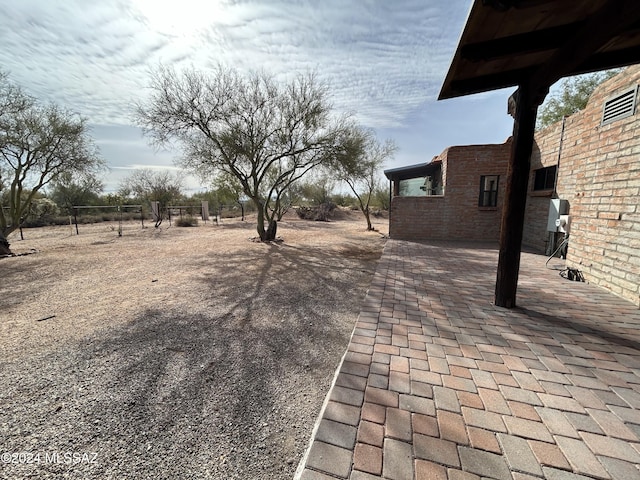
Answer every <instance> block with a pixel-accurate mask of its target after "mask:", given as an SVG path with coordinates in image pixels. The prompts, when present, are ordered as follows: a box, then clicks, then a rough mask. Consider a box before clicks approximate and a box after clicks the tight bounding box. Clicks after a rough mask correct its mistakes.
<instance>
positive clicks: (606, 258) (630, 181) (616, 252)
mask: <svg viewBox="0 0 640 480" xmlns="http://www.w3.org/2000/svg"><path fill="white" fill-rule="evenodd" d="M639 83H640V66H634V67H629V68H628V69H626V70H625V71H624V72H622V73H621V74H619V75H617V76H616V77H613V78H611V79H609V80H608V81H606V82H604V83H603V84H601V85H600V86H599V87H598V88H597V89H596V90H595V91H594V93H593V94H592V96H591V98H590V99H589V102H588V104H587V106H586V108H585V109H584V110H582V111H581V112H578V113H576V114H574V115H572V116H571V117H568V118H567V119H566V121H565V125H564V132H563V131H562V122H558V123H557V124H554V125H551V126H550V127H548V128H546V129H544V130H542V131H540V132H537V134H536V137H535V146H534V151H533V154H532V177H531V179H530V187H529V198H528V200H527V211H526V218H525V232H524V240H523V243H524V244H525V245H529V246H532V247H534V248H536V249H538V250H542V249H543V248H544V240H545V238H546V237H547V232H546V231H545V230H546V223H547V212H548V206H549V200H550V199H551V198H552V196H551V194H547V195H546V196H540V195H536V193H535V192H533V191H532V188H533V187H532V186H533V175H534V172H533V171H534V170H535V169H536V168H540V167H543V166H545V167H546V166H550V165H555V164H558V173H557V188H556V194H555V195H553V197H554V198H561V199H565V200H568V202H569V205H570V207H569V214H570V215H571V235H570V242H569V249H568V254H567V261H568V264H569V265H571V266H575V267H576V268H578V269H579V270H581V271H582V273H583V274H584V277H585V279H586V280H587V281H589V282H592V283H595V284H598V285H601V286H603V287H605V288H607V289H609V290H611V291H612V292H613V293H616V294H618V295H620V296H622V297H624V298H626V299H628V300H631V301H633V302H635V303H636V304H640V287H639V286H640V196H639V194H640V115H639V114H638V113H637V108H636V113H635V114H634V115H632V116H630V117H627V118H623V119H620V120H616V121H614V122H612V123H610V124H607V125H601V124H600V123H601V118H602V111H603V106H604V103H605V101H606V100H607V99H608V98H609V97H611V96H612V95H615V94H619V93H622V92H623V91H625V90H626V89H628V88H630V87H632V86H635V85H637V84H639ZM561 138H562V149H561V151H560V154H559V155H558V153H559V147H560V139H561Z"/></svg>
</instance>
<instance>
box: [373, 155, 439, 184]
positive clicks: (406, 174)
mask: <svg viewBox="0 0 640 480" xmlns="http://www.w3.org/2000/svg"><path fill="white" fill-rule="evenodd" d="M440 168H442V162H441V161H439V160H434V161H432V162H427V163H419V164H417V165H408V166H406V167H398V168H390V169H388V170H385V171H384V174H385V176H386V177H387V178H388V179H389V180H391V181H393V182H397V181H399V180H408V179H410V178H419V177H426V176H427V175H431V174H433V173H434V172H436V171H437V170H439V169H440Z"/></svg>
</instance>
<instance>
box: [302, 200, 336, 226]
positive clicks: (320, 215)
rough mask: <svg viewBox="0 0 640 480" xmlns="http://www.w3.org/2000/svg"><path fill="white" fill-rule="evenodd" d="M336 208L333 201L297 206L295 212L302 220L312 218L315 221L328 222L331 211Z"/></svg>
mask: <svg viewBox="0 0 640 480" xmlns="http://www.w3.org/2000/svg"><path fill="white" fill-rule="evenodd" d="M335 208H336V205H335V203H333V202H325V203H321V204H320V205H317V206H314V207H297V208H296V213H297V214H298V217H299V218H301V219H303V220H314V221H316V222H328V221H329V217H330V216H331V212H333V210H334V209H335Z"/></svg>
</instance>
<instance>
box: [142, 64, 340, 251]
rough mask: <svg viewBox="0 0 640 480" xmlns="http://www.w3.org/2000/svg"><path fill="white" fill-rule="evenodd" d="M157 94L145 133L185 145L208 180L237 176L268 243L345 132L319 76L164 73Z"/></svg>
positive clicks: (147, 110) (145, 112) (146, 109)
mask: <svg viewBox="0 0 640 480" xmlns="http://www.w3.org/2000/svg"><path fill="white" fill-rule="evenodd" d="M151 89H152V91H153V93H152V96H151V98H150V99H149V100H148V101H147V102H146V103H144V104H140V105H138V108H137V120H138V123H139V124H140V125H141V126H142V127H143V128H144V129H145V133H146V134H147V135H148V136H150V138H151V139H152V142H153V143H155V144H157V145H161V146H167V145H171V142H172V141H174V140H178V141H180V142H181V144H182V146H183V148H184V150H185V155H184V165H185V166H186V167H188V168H190V169H192V170H194V171H195V172H196V173H199V174H200V175H201V176H203V177H209V176H214V175H215V174H217V173H226V174H229V175H232V176H233V177H235V178H236V179H237V180H238V182H239V183H240V185H241V186H242V190H243V192H244V194H245V195H246V196H247V197H248V198H249V199H251V200H252V201H253V203H254V204H255V206H256V208H257V212H258V220H257V231H258V235H259V236H260V239H261V240H263V241H267V240H273V239H275V236H276V228H277V221H276V220H277V214H278V212H279V211H280V209H279V208H278V204H279V203H281V202H282V197H283V195H284V194H285V193H286V192H287V189H288V187H289V186H290V185H291V184H293V183H294V182H295V181H297V180H298V179H299V178H300V177H301V176H303V175H304V174H305V173H306V172H307V171H309V170H310V169H312V168H313V167H315V166H317V165H319V164H321V163H323V162H326V161H327V160H328V159H329V158H331V156H332V155H333V153H334V150H335V149H336V147H337V140H338V138H339V137H340V132H341V131H342V130H343V129H344V123H345V122H344V119H342V120H340V119H338V120H336V119H333V118H332V116H331V106H330V104H329V102H328V92H327V88H326V87H325V86H323V85H320V84H319V83H318V82H317V80H316V79H315V77H314V76H313V75H306V76H298V77H297V78H296V79H295V80H293V81H291V82H289V83H287V84H284V85H283V84H279V83H277V82H276V81H275V80H274V79H273V77H270V76H268V75H267V74H264V73H252V74H250V75H248V76H246V77H243V76H242V75H241V74H240V73H239V72H238V71H236V70H234V69H230V68H224V67H222V66H218V67H217V68H216V69H214V70H213V71H212V72H211V73H210V74H205V73H202V72H197V71H194V70H189V71H184V72H182V73H180V74H179V73H176V72H175V71H174V70H172V69H168V68H162V67H161V68H159V69H158V70H157V71H156V72H155V73H154V74H153V76H152V81H151Z"/></svg>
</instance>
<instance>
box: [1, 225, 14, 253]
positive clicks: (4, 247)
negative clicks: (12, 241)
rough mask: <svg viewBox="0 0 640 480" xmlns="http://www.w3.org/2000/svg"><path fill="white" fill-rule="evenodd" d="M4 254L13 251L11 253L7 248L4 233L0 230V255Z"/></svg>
mask: <svg viewBox="0 0 640 480" xmlns="http://www.w3.org/2000/svg"><path fill="white" fill-rule="evenodd" d="M5 255H13V253H11V250H10V249H9V242H7V239H6V237H5V236H4V233H2V232H1V231H0V256H5Z"/></svg>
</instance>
